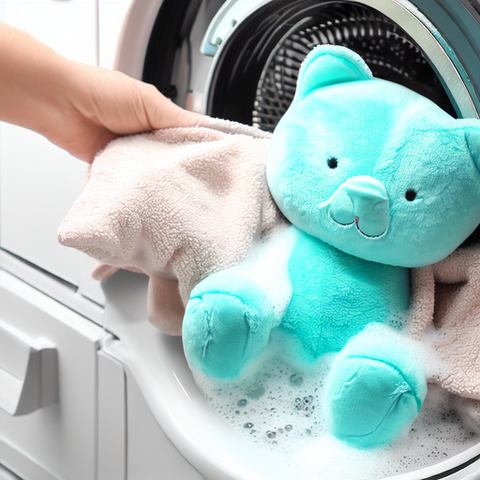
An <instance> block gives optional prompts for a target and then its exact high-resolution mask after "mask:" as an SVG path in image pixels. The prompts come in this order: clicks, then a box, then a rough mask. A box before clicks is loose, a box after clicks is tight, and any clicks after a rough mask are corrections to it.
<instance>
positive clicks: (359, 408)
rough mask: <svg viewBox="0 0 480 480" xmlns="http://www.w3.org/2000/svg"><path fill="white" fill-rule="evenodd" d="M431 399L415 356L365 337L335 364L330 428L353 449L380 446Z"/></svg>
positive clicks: (349, 346) (329, 392)
mask: <svg viewBox="0 0 480 480" xmlns="http://www.w3.org/2000/svg"><path fill="white" fill-rule="evenodd" d="M426 394H427V384H426V380H425V375H424V373H423V368H422V366H421V365H420V364H419V362H417V361H416V360H415V359H414V358H413V356H412V354H411V352H408V351H407V350H405V349H403V348H401V347H399V346H398V345H397V344H395V343H390V342H389V341H388V340H385V338H383V339H382V340H380V341H379V340H376V339H371V338H370V339H368V338H367V339H364V338H362V335H361V334H360V335H358V336H357V337H355V338H354V339H352V341H351V342H350V343H348V344H347V346H346V347H345V348H344V350H342V351H341V352H340V353H339V355H338V356H337V358H336V359H335V360H334V362H333V366H332V371H331V373H330V377H329V383H328V386H327V398H326V403H327V404H326V409H327V423H328V426H329V429H330V431H331V433H332V434H333V435H335V436H336V437H337V438H338V439H340V440H343V441H345V442H347V443H349V444H351V445H354V446H356V447H361V448H368V447H373V446H376V445H380V444H383V443H386V442H389V441H391V440H393V439H394V438H395V437H396V436H397V435H398V434H400V433H401V432H402V431H403V430H404V429H405V428H406V427H407V426H408V425H409V424H410V423H411V422H412V421H413V419H414V418H415V417H416V415H417V414H418V412H419V411H420V409H421V407H422V404H423V400H424V399H425V396H426Z"/></svg>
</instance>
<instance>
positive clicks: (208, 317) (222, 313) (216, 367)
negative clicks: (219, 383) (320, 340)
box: [182, 272, 275, 379]
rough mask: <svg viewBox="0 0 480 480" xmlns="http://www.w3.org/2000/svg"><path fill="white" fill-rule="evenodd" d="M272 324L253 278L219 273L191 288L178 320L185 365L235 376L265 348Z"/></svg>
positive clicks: (220, 375)
mask: <svg viewBox="0 0 480 480" xmlns="http://www.w3.org/2000/svg"><path fill="white" fill-rule="evenodd" d="M274 324H275V314H274V312H273V308H272V305H271V303H270V301H269V300H268V298H267V296H266V295H265V292H264V291H263V289H262V288H261V287H260V286H259V285H258V284H256V283H255V282H254V281H252V280H250V279H247V278H244V277H238V276H233V275H232V274H228V273H225V272H220V273H217V274H214V275H212V276H210V277H208V278H207V279H205V280H204V281H202V282H201V283H199V284H198V285H197V286H196V287H195V288H194V289H193V291H192V295H191V297H190V300H189V302H188V304H187V308H186V311H185V317H184V321H183V332H182V336H183V345H184V349H185V354H186V356H187V359H188V361H189V363H190V365H191V366H193V367H196V368H200V369H201V370H202V371H203V372H204V373H206V374H207V375H209V376H211V377H216V378H224V379H227V378H236V377H238V375H239V374H240V372H241V370H242V368H243V367H244V365H245V364H246V363H247V362H248V361H249V360H251V359H253V358H255V357H257V356H258V355H259V354H260V353H261V352H262V351H263V349H264V348H265V346H266V344H267V342H268V339H269V336H270V331H271V330H272V328H273V326H274Z"/></svg>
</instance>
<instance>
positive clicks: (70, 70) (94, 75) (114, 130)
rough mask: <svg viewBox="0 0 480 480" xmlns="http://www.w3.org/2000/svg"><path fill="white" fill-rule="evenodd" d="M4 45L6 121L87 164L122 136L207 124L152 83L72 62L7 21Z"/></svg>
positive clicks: (0, 104)
mask: <svg viewBox="0 0 480 480" xmlns="http://www.w3.org/2000/svg"><path fill="white" fill-rule="evenodd" d="M0 45H2V48H0V64H1V65H2V75H1V76H0V91H1V92H2V95H0V120H4V121H7V122H10V123H14V124H16V125H20V126H22V127H26V128H29V129H31V130H34V131H36V132H38V133H41V134H42V135H44V136H45V137H47V138H48V139H49V140H50V141H51V142H53V143H55V144H56V145H58V146H59V147H61V148H63V149H65V150H67V151H68V152H69V153H71V154H72V155H74V156H75V157H77V158H80V159H82V160H85V161H87V162H91V161H92V160H93V158H94V156H95V154H96V153H97V152H98V151H99V150H101V149H103V148H104V147H105V146H106V144H107V143H108V142H109V141H111V140H113V139H114V138H117V137H119V136H121V135H127V134H133V133H139V132H144V131H148V130H155V129H158V128H167V127H187V126H195V125H197V124H198V123H199V122H200V121H201V119H202V115H199V114H196V113H193V112H188V111H186V110H183V109H182V108H180V107H178V106H177V105H175V104H174V103H172V102H171V101H170V100H168V99H167V98H165V97H164V96H163V95H162V94H161V93H160V92H159V91H158V90H157V89H156V88H155V87H154V86H152V85H148V84H146V83H143V82H140V81H138V80H135V79H133V78H130V77H128V76H127V75H124V74H123V73H121V72H117V71H113V70H107V69H104V68H100V67H94V66H90V65H84V64H81V63H78V62H74V61H72V60H69V59H67V58H65V57H62V56H61V55H59V54H57V53H56V52H55V51H54V50H52V49H51V48H49V47H48V46H46V45H44V44H43V43H41V42H38V41H37V40H35V39H34V38H33V37H31V36H30V35H28V34H27V33H25V32H23V31H21V30H18V29H16V28H14V27H11V26H10V25H7V24H5V23H2V22H0Z"/></svg>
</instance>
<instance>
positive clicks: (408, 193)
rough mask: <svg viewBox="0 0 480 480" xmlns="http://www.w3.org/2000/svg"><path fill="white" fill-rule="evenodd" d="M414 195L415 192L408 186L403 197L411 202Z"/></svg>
mask: <svg viewBox="0 0 480 480" xmlns="http://www.w3.org/2000/svg"><path fill="white" fill-rule="evenodd" d="M416 196H417V192H416V191H415V190H413V189H411V188H409V189H408V190H407V191H406V193H405V198H406V199H407V201H409V202H413V201H414V200H415V197H416Z"/></svg>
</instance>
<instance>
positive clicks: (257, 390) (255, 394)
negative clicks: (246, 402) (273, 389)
mask: <svg viewBox="0 0 480 480" xmlns="http://www.w3.org/2000/svg"><path fill="white" fill-rule="evenodd" d="M264 394H265V389H264V388H263V387H254V388H252V389H251V390H249V391H248V392H247V397H248V398H251V399H252V400H258V399H259V398H260V397H262V396H263V395H264Z"/></svg>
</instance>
